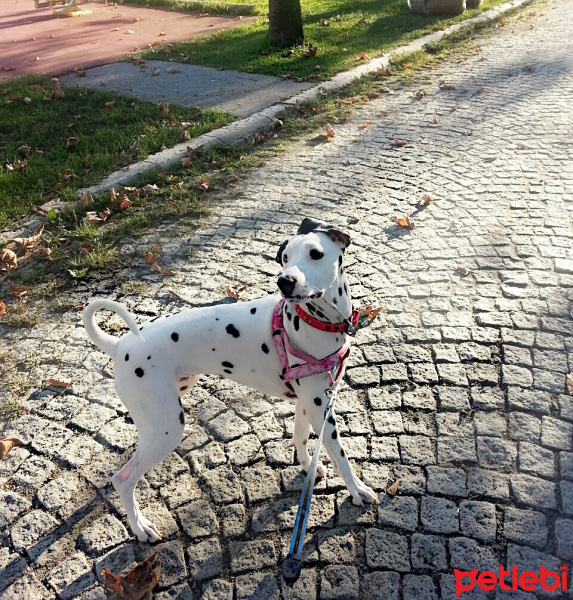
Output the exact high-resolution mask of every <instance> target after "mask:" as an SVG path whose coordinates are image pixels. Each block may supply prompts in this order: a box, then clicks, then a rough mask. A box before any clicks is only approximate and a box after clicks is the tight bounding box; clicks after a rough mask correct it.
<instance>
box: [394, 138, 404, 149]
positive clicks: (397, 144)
mask: <svg viewBox="0 0 573 600" xmlns="http://www.w3.org/2000/svg"><path fill="white" fill-rule="evenodd" d="M392 141H393V144H394V146H396V147H397V148H402V146H405V145H406V144H407V143H408V142H405V141H404V140H398V139H396V138H394V140H392Z"/></svg>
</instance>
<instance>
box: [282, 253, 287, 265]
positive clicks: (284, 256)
mask: <svg viewBox="0 0 573 600" xmlns="http://www.w3.org/2000/svg"><path fill="white" fill-rule="evenodd" d="M287 262H288V256H287V255H286V254H283V263H287Z"/></svg>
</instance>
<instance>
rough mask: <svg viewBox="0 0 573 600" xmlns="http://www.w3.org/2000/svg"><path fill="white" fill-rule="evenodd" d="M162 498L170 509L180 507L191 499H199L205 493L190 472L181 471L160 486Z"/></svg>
mask: <svg viewBox="0 0 573 600" xmlns="http://www.w3.org/2000/svg"><path fill="white" fill-rule="evenodd" d="M159 493H160V495H161V498H162V499H163V500H164V501H165V503H166V504H167V506H168V507H169V509H170V510H173V509H175V508H179V507H180V506H182V505H183V504H186V503H187V502H190V501H191V500H199V499H200V498H201V497H202V495H203V493H202V491H201V489H200V488H199V485H198V484H197V480H196V479H195V478H194V477H193V476H191V475H190V474H189V473H181V474H179V475H178V476H177V477H176V478H175V479H173V480H172V481H169V482H168V483H167V484H166V485H163V486H161V487H160V488H159Z"/></svg>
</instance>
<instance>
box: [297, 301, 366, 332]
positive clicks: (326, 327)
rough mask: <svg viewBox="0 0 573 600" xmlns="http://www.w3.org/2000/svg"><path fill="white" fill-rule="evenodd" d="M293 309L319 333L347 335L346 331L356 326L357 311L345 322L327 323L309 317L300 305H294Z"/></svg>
mask: <svg viewBox="0 0 573 600" xmlns="http://www.w3.org/2000/svg"><path fill="white" fill-rule="evenodd" d="M294 309H295V310H296V314H297V315H298V316H299V317H300V318H301V319H302V320H303V321H304V322H305V323H306V324H307V325H310V326H311V327H314V328H315V329H320V331H328V332H331V333H348V329H349V326H350V325H356V323H358V318H359V315H360V313H359V311H357V310H356V309H355V310H353V311H352V315H351V316H350V318H349V319H347V320H346V321H341V322H340V323H328V322H327V321H321V320H320V319H317V318H316V317H313V316H312V315H309V314H308V313H307V312H305V310H304V309H303V308H302V306H301V305H300V304H295V305H294Z"/></svg>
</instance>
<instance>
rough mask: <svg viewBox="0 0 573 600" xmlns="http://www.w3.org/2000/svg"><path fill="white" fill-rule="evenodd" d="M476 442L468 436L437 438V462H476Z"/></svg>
mask: <svg viewBox="0 0 573 600" xmlns="http://www.w3.org/2000/svg"><path fill="white" fill-rule="evenodd" d="M475 445H476V442H475V440H474V438H470V437H458V438H456V437H453V436H451V437H443V438H439V439H438V462H439V463H440V464H455V463H464V464H465V463H473V462H477V454H476V449H475Z"/></svg>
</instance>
